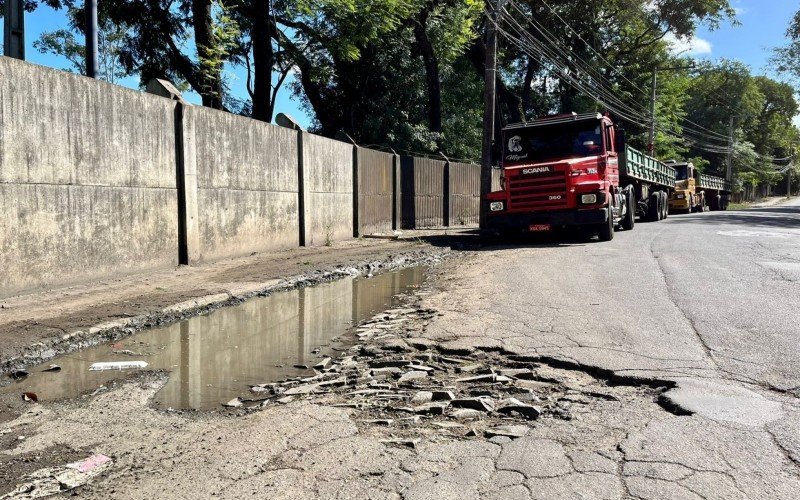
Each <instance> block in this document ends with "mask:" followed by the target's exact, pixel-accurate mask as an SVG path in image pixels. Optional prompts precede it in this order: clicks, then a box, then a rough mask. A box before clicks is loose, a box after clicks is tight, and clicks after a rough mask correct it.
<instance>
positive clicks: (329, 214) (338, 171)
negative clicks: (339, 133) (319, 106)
mask: <svg viewBox="0 0 800 500" xmlns="http://www.w3.org/2000/svg"><path fill="white" fill-rule="evenodd" d="M302 143H303V179H304V185H303V193H304V213H305V244H306V245H309V246H312V245H325V244H328V243H332V242H334V241H337V240H345V239H349V238H352V237H353V146H352V145H351V144H347V143H344V142H340V141H335V140H332V139H327V138H325V137H320V136H317V135H311V134H308V133H305V132H304V133H303V139H302Z"/></svg>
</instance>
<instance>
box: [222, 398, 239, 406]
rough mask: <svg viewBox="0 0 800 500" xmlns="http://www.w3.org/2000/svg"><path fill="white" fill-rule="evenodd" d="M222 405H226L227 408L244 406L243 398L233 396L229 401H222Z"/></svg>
mask: <svg viewBox="0 0 800 500" xmlns="http://www.w3.org/2000/svg"><path fill="white" fill-rule="evenodd" d="M222 406H224V407H226V408H238V407H240V406H242V400H241V399H239V398H233V399H231V400H230V401H228V402H227V403H222Z"/></svg>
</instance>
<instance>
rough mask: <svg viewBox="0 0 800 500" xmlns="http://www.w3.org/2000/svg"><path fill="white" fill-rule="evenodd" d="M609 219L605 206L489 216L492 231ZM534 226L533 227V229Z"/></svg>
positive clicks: (585, 224)
mask: <svg viewBox="0 0 800 500" xmlns="http://www.w3.org/2000/svg"><path fill="white" fill-rule="evenodd" d="M607 220H608V212H607V211H606V209H605V208H593V209H587V210H564V211H552V212H538V213H531V214H495V215H490V216H489V217H488V220H487V221H486V222H487V228H486V229H488V230H490V231H542V230H547V228H548V227H549V228H552V229H556V228H559V227H565V226H566V227H570V226H572V227H574V226H587V225H591V224H602V223H603V222H606V221H607ZM532 228H533V229H532Z"/></svg>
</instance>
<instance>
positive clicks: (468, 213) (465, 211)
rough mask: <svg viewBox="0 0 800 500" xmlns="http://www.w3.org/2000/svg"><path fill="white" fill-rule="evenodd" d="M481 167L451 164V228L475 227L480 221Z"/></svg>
mask: <svg viewBox="0 0 800 500" xmlns="http://www.w3.org/2000/svg"><path fill="white" fill-rule="evenodd" d="M480 192H481V167H480V165H477V164H474V163H472V164H470V163H455V162H451V163H450V226H474V225H477V224H478V222H479V220H480Z"/></svg>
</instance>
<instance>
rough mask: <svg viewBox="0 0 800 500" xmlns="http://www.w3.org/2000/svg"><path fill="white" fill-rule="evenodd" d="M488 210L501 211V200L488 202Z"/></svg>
mask: <svg viewBox="0 0 800 500" xmlns="http://www.w3.org/2000/svg"><path fill="white" fill-rule="evenodd" d="M489 210H491V211H492V212H502V211H503V202H502V201H493V202H491V203H490V204H489Z"/></svg>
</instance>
